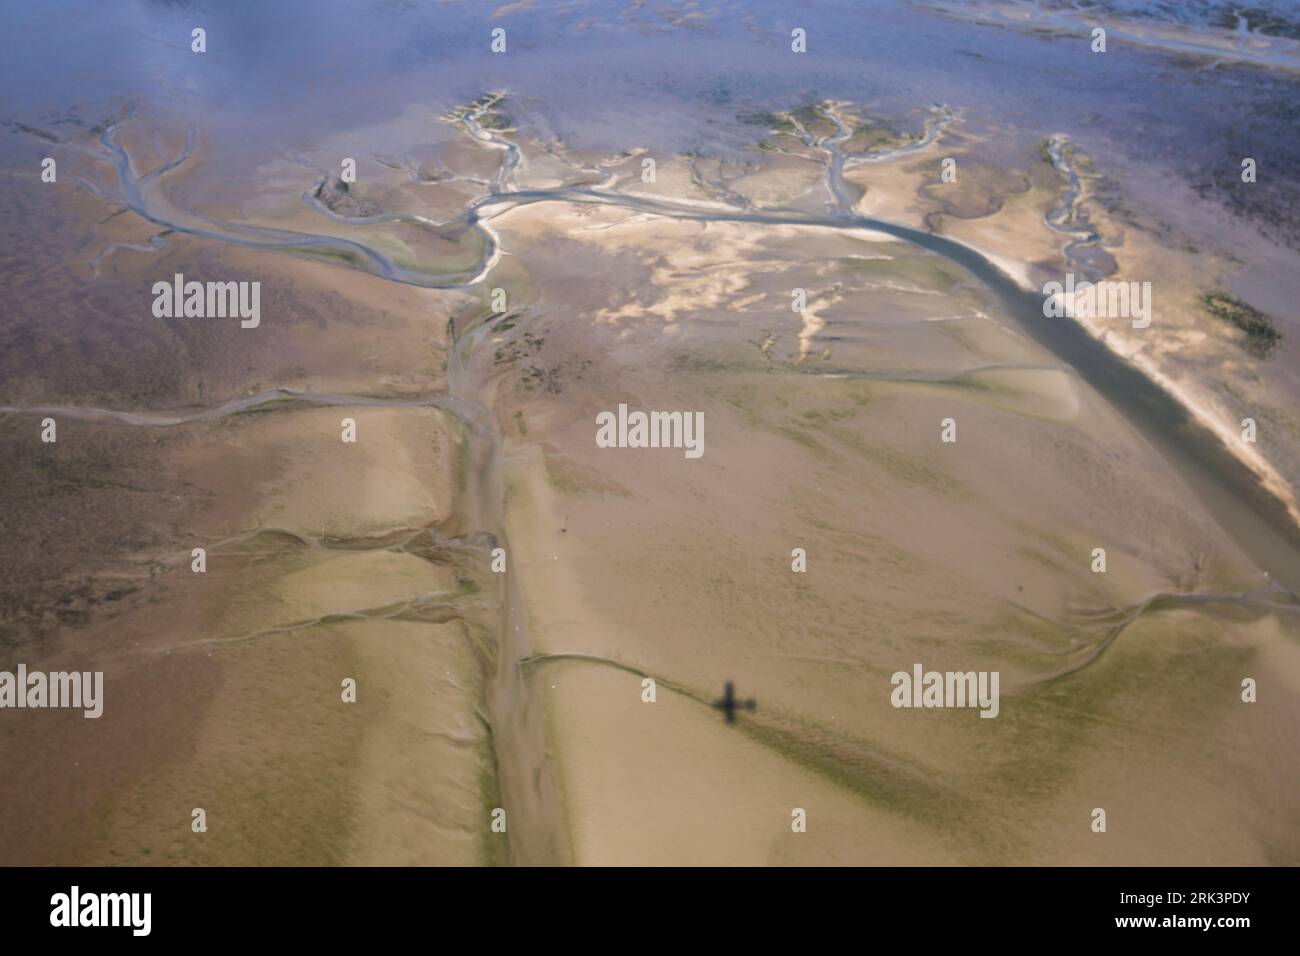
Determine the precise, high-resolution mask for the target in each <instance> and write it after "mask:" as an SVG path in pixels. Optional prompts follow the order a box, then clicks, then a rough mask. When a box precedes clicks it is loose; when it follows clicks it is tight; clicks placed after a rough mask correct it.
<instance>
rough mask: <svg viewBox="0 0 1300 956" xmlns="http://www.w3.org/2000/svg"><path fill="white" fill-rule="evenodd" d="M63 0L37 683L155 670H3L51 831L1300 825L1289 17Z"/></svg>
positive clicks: (1043, 838) (389, 842)
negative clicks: (86, 714) (1101, 17)
mask: <svg viewBox="0 0 1300 956" xmlns="http://www.w3.org/2000/svg"><path fill="white" fill-rule="evenodd" d="M55 6H56V7H57V6H58V5H55ZM995 6H996V9H995ZM66 7H67V9H63V10H54V8H52V10H54V12H42V11H28V12H26V13H23V14H22V15H21V17H19V20H18V22H17V23H16V24H15V28H16V29H17V30H19V31H20V32H23V33H24V35H26V36H28V37H29V38H30V39H31V42H30V49H29V50H26V51H24V52H22V53H21V54H20V55H18V56H16V57H15V58H14V60H13V62H11V63H9V64H7V65H6V66H5V67H4V74H3V76H4V84H5V94H6V95H5V101H4V109H3V114H2V115H0V120H3V129H2V131H0V162H2V171H3V177H0V229H2V230H3V232H4V235H5V240H6V241H5V244H4V249H3V252H0V256H3V259H4V270H3V274H4V279H3V283H4V301H5V309H4V314H3V318H2V320H0V461H3V462H4V467H3V469H0V502H3V504H4V506H5V507H4V508H3V509H0V513H2V514H3V517H2V518H0V533H2V535H3V538H2V540H3V546H2V547H0V572H2V573H0V670H4V671H12V670H13V669H14V667H16V665H17V664H18V663H20V662H21V663H23V664H24V665H25V666H26V667H27V668H29V669H40V670H45V671H50V672H54V671H60V670H77V671H90V672H102V673H103V675H104V686H105V700H104V708H103V714H102V716H100V717H98V718H96V719H93V720H88V719H85V718H83V716H82V715H81V713H80V712H73V711H65V710H57V711H56V710H51V709H43V708H41V707H30V708H23V709H8V708H6V709H0V754H2V755H3V757H2V758H0V759H2V760H3V763H4V767H5V770H6V772H5V773H3V774H0V862H5V863H134V864H150V863H157V864H245V863H248V864H293V863H327V864H375V863H397V864H429V865H478V864H507V863H516V864H567V863H577V864H899V863H907V864H1094V863H1121V864H1168V865H1192V864H1195V865H1226V864H1247V865H1253V864H1288V863H1290V864H1293V863H1295V862H1297V861H1298V860H1300V827H1297V825H1296V814H1295V810H1296V806H1295V797H1294V795H1295V793H1297V792H1300V786H1298V785H1300V766H1298V765H1297V764H1296V762H1295V761H1294V759H1292V753H1291V751H1292V749H1293V747H1292V742H1293V739H1294V734H1295V729H1296V727H1297V725H1298V722H1300V647H1298V645H1297V641H1300V603H1298V602H1297V597H1296V593H1295V589H1296V588H1297V586H1300V526H1298V525H1297V523H1296V518H1297V514H1298V513H1300V509H1298V508H1297V503H1296V494H1297V474H1298V472H1297V468H1298V463H1300V418H1297V413H1296V407H1297V405H1296V398H1297V391H1298V389H1300V378H1297V373H1296V369H1297V368H1300V362H1297V355H1298V353H1297V349H1298V348H1300V345H1298V344H1297V343H1300V323H1298V322H1297V318H1298V316H1297V313H1296V311H1295V306H1294V303H1295V301H1297V300H1296V296H1295V295H1294V293H1295V292H1297V291H1300V290H1298V289H1297V287H1296V285H1295V283H1296V281H1297V279H1296V277H1297V276H1300V269H1297V268H1295V267H1296V266H1297V265H1298V264H1300V263H1298V262H1297V248H1298V247H1297V244H1296V241H1295V237H1296V235H1298V234H1300V230H1297V229H1296V210H1297V209H1298V208H1300V205H1298V201H1300V197H1298V196H1297V191H1296V187H1295V184H1294V181H1293V179H1287V178H1286V177H1283V176H1281V174H1280V173H1279V172H1278V170H1279V169H1281V168H1285V163H1286V162H1288V161H1289V160H1290V159H1292V158H1294V157H1293V156H1292V153H1293V151H1294V149H1295V143H1296V142H1298V141H1300V138H1297V137H1295V136H1294V135H1293V134H1294V133H1295V129H1294V121H1293V119H1288V118H1287V117H1289V116H1290V115H1291V114H1290V113H1288V109H1289V108H1290V106H1289V104H1293V103H1294V102H1295V97H1296V94H1297V92H1300V88H1298V86H1297V84H1300V72H1297V70H1296V67H1297V66H1300V58H1297V57H1296V56H1295V55H1294V54H1295V51H1294V50H1293V49H1292V47H1291V46H1289V45H1288V44H1289V43H1290V42H1291V41H1290V40H1288V38H1287V35H1286V33H1285V31H1284V30H1282V29H1281V27H1279V26H1278V23H1279V22H1282V21H1277V22H1275V21H1274V20H1268V21H1267V23H1263V22H1261V24H1258V25H1257V27H1258V30H1257V33H1258V35H1257V36H1256V35H1252V34H1251V32H1250V31H1251V30H1252V29H1255V28H1254V27H1252V26H1251V24H1250V23H1247V24H1246V27H1245V31H1246V32H1245V33H1243V32H1242V28H1241V27H1240V26H1239V25H1234V31H1235V32H1233V33H1232V35H1231V36H1229V35H1228V33H1229V32H1230V31H1228V30H1227V29H1226V28H1225V27H1224V26H1223V25H1221V24H1219V23H1217V22H1214V21H1208V22H1190V23H1189V22H1183V21H1179V22H1177V23H1168V24H1163V25H1162V24H1159V23H1152V22H1151V21H1150V20H1142V21H1140V22H1139V21H1134V20H1133V19H1132V15H1131V13H1130V12H1129V11H1127V10H1125V9H1120V8H1118V7H1116V8H1113V9H1112V8H1108V10H1107V12H1106V14H1105V16H1106V17H1107V18H1109V19H1107V20H1105V22H1106V23H1107V24H1108V25H1109V26H1110V27H1111V29H1112V30H1113V31H1114V38H1113V40H1114V42H1113V43H1112V45H1111V46H1110V47H1109V48H1108V49H1107V50H1106V51H1105V52H1096V53H1094V52H1092V51H1091V50H1090V48H1089V44H1090V42H1091V39H1090V33H1089V30H1090V29H1091V26H1092V21H1090V20H1086V19H1085V20H1082V21H1077V22H1076V20H1073V19H1070V18H1069V17H1067V16H1066V15H1065V14H1064V13H1063V14H1061V15H1060V16H1059V17H1055V18H1053V19H1051V21H1050V23H1047V24H1044V23H1036V22H1030V20H1029V19H1027V18H1026V17H1023V16H1019V15H1016V14H1015V12H1014V10H1013V9H1012V8H1014V7H1016V5H1014V4H1005V5H988V4H970V5H958V4H948V3H945V4H929V5H911V4H895V3H882V4H879V5H873V6H872V7H871V8H870V9H869V10H863V9H861V8H860V7H859V6H858V5H844V6H843V7H833V8H828V9H826V10H819V11H818V12H817V13H816V14H815V15H814V14H809V15H808V22H806V23H802V22H801V23H795V22H787V21H788V20H789V17H790V14H789V13H788V12H786V11H784V10H783V9H782V8H781V7H780V6H779V5H771V6H768V5H765V4H753V5H746V6H745V8H744V9H741V10H736V11H732V10H717V11H711V12H706V11H703V10H697V9H695V8H694V7H693V6H686V7H683V8H682V9H680V10H678V9H675V8H673V7H671V6H665V7H656V8H655V9H653V10H650V9H647V8H645V7H644V6H643V5H640V4H631V5H627V6H623V5H620V4H612V3H611V4H597V5H595V6H594V7H592V8H591V9H590V10H587V11H585V12H584V13H582V14H578V13H575V12H573V11H571V10H569V9H568V8H560V7H554V6H548V5H546V4H538V5H536V6H531V7H530V6H528V5H505V6H502V7H500V8H498V9H496V10H493V9H491V8H487V7H484V8H482V9H465V8H464V7H462V6H460V5H454V4H453V5H439V4H434V5H430V6H428V7H424V6H419V5H400V4H391V5H389V4H376V5H372V6H369V7H356V8H354V7H351V6H349V5H344V4H340V5H338V6H337V7H333V6H331V12H332V14H333V15H332V16H328V17H319V16H316V17H306V18H303V17H301V16H298V15H291V14H293V10H292V8H294V7H295V5H294V4H283V5H280V4H277V5H275V6H274V7H272V8H270V9H265V8H262V7H254V6H249V7H247V8H245V7H241V6H238V5H236V6H235V7H231V8H215V7H214V8H212V9H208V8H206V7H204V6H203V5H201V4H200V5H197V6H195V7H184V6H176V7H173V6H159V7H140V8H131V9H129V10H103V9H100V8H99V7H95V8H93V13H88V12H87V10H86V9H85V8H82V7H80V6H79V5H78V4H67V5H66ZM77 10H80V11H81V13H82V14H83V17H82V19H83V20H84V21H85V22H84V23H81V22H78V18H76V17H71V18H69V17H67V16H64V15H66V14H68V13H70V12H76V11H77ZM61 14H63V15H61ZM67 23H72V24H73V25H71V26H65V24H67ZM195 28H204V30H205V38H206V39H205V44H204V49H203V50H202V51H201V52H197V51H195V50H194V49H193V46H192V42H193V41H192V39H191V37H192V30H193V29H195ZM494 29H503V30H504V31H505V34H504V35H505V36H506V37H507V40H506V41H505V44H504V49H503V52H499V53H498V52H494V51H493V47H492V44H493V43H494V42H495V40H494V36H493V33H492V31H493V30H494ZM796 30H797V31H802V32H803V33H804V34H805V39H806V42H805V44H804V47H803V49H802V50H797V49H796V46H797V45H798V44H797V37H796V38H794V39H792V31H796ZM254 34H255V35H257V36H259V37H261V38H262V40H261V41H259V42H260V43H261V46H262V51H261V52H260V53H258V52H257V51H254V50H252V49H250V48H249V47H248V46H247V45H246V43H247V38H248V37H249V36H251V35H254ZM104 36H111V37H113V38H114V43H113V44H111V45H110V46H111V47H112V49H113V50H115V51H120V50H122V49H126V50H132V51H134V54H135V55H134V56H131V57H125V58H121V57H120V56H119V55H118V53H112V54H107V53H103V52H102V49H101V48H102V47H103V45H104V44H103V43H102V42H101V41H102V38H103V37H104ZM1189 37H1190V38H1191V39H1189ZM1192 39H1195V40H1196V42H1195V43H1193V42H1191V40H1192ZM1175 40H1176V41H1177V42H1175ZM1146 41H1149V42H1146ZM561 51H562V52H563V57H562V60H561V61H557V60H556V57H557V56H560V52H561ZM330 57H335V58H341V61H342V62H347V63H350V64H353V67H354V68H355V69H350V70H339V71H329V70H325V69H324V68H323V67H322V65H321V64H322V63H323V62H324V60H323V59H322V58H325V59H329V58H330ZM50 58H53V59H54V61H55V62H59V63H63V64H65V65H68V69H66V70H63V71H56V72H57V74H58V75H57V78H56V79H55V80H52V81H50V82H49V83H48V84H46V85H45V86H43V87H42V88H41V90H40V93H39V95H38V94H37V91H36V89H35V87H34V85H33V84H34V83H35V76H36V71H37V68H38V65H39V64H44V63H46V62H47V61H48V60H49V59H50ZM72 63H76V64H77V65H78V69H77V70H72V69H71V67H70V64H72ZM557 63H559V64H560V65H557ZM594 77H599V78H600V80H599V82H596V81H594V80H593V78H594ZM1028 77H1033V83H1032V84H1030V83H1028V82H1027V78H1028ZM1078 89H1087V90H1089V91H1091V92H1090V94H1089V95H1090V97H1091V99H1089V100H1088V103H1087V106H1086V108H1085V107H1084V106H1083V105H1080V106H1079V108H1078V109H1077V110H1076V109H1069V110H1066V109H1062V108H1061V105H1060V104H1061V103H1062V102H1063V101H1064V100H1063V98H1064V97H1066V96H1067V94H1068V93H1069V91H1072V90H1075V91H1077V90H1078ZM1135 91H1138V92H1135ZM1139 93H1140V95H1139ZM1231 110H1238V111H1242V113H1243V117H1244V116H1245V114H1247V113H1248V114H1249V115H1250V116H1251V117H1254V116H1257V115H1258V114H1259V113H1260V111H1263V112H1264V113H1267V114H1268V115H1272V116H1274V117H1275V118H1278V119H1280V125H1279V124H1273V125H1271V126H1270V125H1268V124H1263V123H1257V122H1255V120H1254V119H1246V118H1243V120H1242V122H1241V123H1240V124H1233V123H1231V122H1228V121H1227V120H1226V119H1225V118H1224V114H1225V112H1227V111H1231ZM1245 157H1250V158H1253V159H1255V160H1256V163H1257V168H1258V170H1259V177H1258V179H1257V181H1255V182H1253V183H1250V184H1247V183H1246V182H1245V181H1244V180H1242V179H1240V174H1241V170H1242V169H1243V166H1242V159H1243V158H1245ZM47 158H48V159H52V160H54V162H55V164H56V168H57V176H56V178H55V179H53V180H52V181H43V180H42V170H43V168H44V166H43V162H44V160H45V159H47ZM1224 168H1226V169H1227V170H1228V173H1224V172H1223V169H1224ZM1279 180H1284V181H1282V182H1279ZM1238 184H1240V185H1238ZM1249 185H1258V186H1259V187H1260V190H1261V195H1262V196H1264V197H1267V201H1266V202H1263V203H1261V201H1260V199H1259V197H1258V196H1256V195H1255V194H1253V193H1243V191H1242V189H1243V188H1247V187H1248V186H1249ZM1067 275H1069V276H1077V277H1078V278H1079V280H1080V281H1094V282H1100V281H1112V282H1117V283H1118V282H1124V283H1137V284H1138V288H1140V289H1141V288H1148V287H1149V289H1150V292H1149V293H1148V297H1147V298H1146V299H1144V300H1143V301H1144V302H1145V303H1146V305H1149V306H1150V309H1149V311H1148V312H1147V313H1146V314H1145V315H1138V316H1134V315H1130V314H1127V313H1124V314H1104V315H1103V314H1096V310H1094V312H1093V313H1090V314H1087V315H1081V316H1067V315H1055V316H1053V315H1049V314H1048V312H1049V309H1048V308H1046V306H1047V305H1050V303H1046V302H1045V298H1046V297H1045V296H1044V295H1043V294H1042V290H1044V289H1045V288H1047V286H1048V284H1049V283H1051V282H1054V281H1055V282H1064V281H1065V279H1066V276H1067ZM177 277H180V278H177ZM186 281H194V282H195V283H198V284H200V285H199V286H196V291H195V292H194V298H193V300H192V303H191V302H190V297H189V293H188V292H187V291H186V286H185V282H186ZM1070 281H1071V283H1073V279H1071V280H1070ZM159 283H162V285H163V287H164V290H165V291H166V290H167V289H175V288H179V289H180V294H177V295H172V293H171V292H167V294H168V295H170V296H172V299H175V300H176V301H174V302H173V301H172V299H169V300H168V301H169V302H171V306H170V307H169V308H168V309H167V310H162V309H159V308H158V307H157V306H156V297H157V295H158V293H156V292H155V291H154V290H155V289H156V287H157V285H158V284H159ZM227 283H236V284H238V283H246V284H247V283H257V289H258V290H259V293H258V294H259V298H258V303H259V305H258V310H259V318H258V321H257V322H256V323H252V324H249V323H247V322H245V323H243V324H242V325H241V319H240V317H239V316H238V315H235V314H233V313H232V312H230V311H229V310H225V311H222V312H221V313H220V314H211V309H210V307H209V303H210V302H212V301H217V302H220V301H221V299H220V296H221V295H223V294H224V291H223V290H225V289H226V284H227ZM1142 283H1147V284H1148V285H1147V286H1143V285H1142ZM1071 287H1073V285H1071ZM231 288H232V289H234V288H235V287H233V286H232V287H231ZM238 288H239V289H242V288H244V286H238ZM1125 288H1126V289H1127V288H1128V286H1127V285H1126V286H1125ZM231 301H235V300H231ZM1126 302H1129V300H1126ZM191 304H192V306H193V307H192V309H191V307H190V306H191ZM1129 304H1132V305H1135V306H1136V305H1137V300H1136V299H1134V300H1132V301H1131V302H1130V303H1129ZM1135 319H1136V320H1135ZM1147 319H1149V322H1148V323H1147V324H1145V325H1144V324H1143V321H1144V320H1147ZM1053 323H1054V324H1053ZM627 410H631V411H632V412H633V413H641V414H643V415H644V419H643V420H644V421H645V422H650V423H653V431H652V433H651V434H653V440H651V439H650V438H649V437H647V436H646V435H644V434H638V433H637V432H636V428H637V427H639V426H635V425H634V426H633V427H629V421H630V420H631V421H638V420H635V419H630V418H629V415H628V414H627ZM674 416H676V417H674ZM1245 419H1250V420H1251V422H1252V423H1253V424H1252V429H1251V430H1249V435H1250V438H1249V440H1247V438H1246V435H1247V431H1248V430H1247V429H1246V427H1245V424H1244V420H1245ZM610 420H615V421H617V422H618V423H619V424H618V427H617V428H616V429H615V430H614V432H612V433H605V434H604V437H603V438H602V432H601V428H602V424H601V423H602V422H607V421H610ZM51 423H52V424H51ZM688 428H689V430H688ZM611 436H612V437H611ZM914 668H917V669H918V673H924V672H925V671H934V672H937V673H940V674H945V673H946V674H967V673H969V674H972V675H975V674H980V675H985V676H986V677H987V676H988V675H994V674H995V675H997V682H996V684H995V685H992V686H996V688H997V689H998V690H997V693H998V699H997V701H996V706H993V707H985V708H983V711H981V709H980V708H977V707H975V706H972V704H973V703H974V702H973V701H971V700H966V699H964V698H962V699H961V700H960V701H955V700H954V697H953V695H952V694H951V693H949V694H948V695H947V696H943V695H937V696H936V697H935V699H934V700H933V701H930V700H929V698H926V699H925V700H924V701H922V702H920V703H918V704H917V706H911V705H908V706H900V705H899V701H898V697H897V694H896V690H897V688H898V684H899V682H898V681H897V680H896V677H897V675H898V674H899V673H900V672H902V673H904V674H909V675H910V674H911V673H912V672H913V669H914ZM728 682H731V683H732V684H733V685H734V688H735V690H736V693H737V695H738V696H739V697H741V698H745V699H753V701H754V706H753V707H752V708H744V709H742V710H741V711H740V712H739V713H738V714H736V715H734V721H728V720H725V719H724V716H723V714H722V713H720V711H719V709H718V708H717V707H716V706H715V703H716V701H717V698H718V697H719V696H720V695H721V694H722V693H723V688H724V686H726V685H727V683H728ZM919 685H920V681H919V678H918V687H919ZM971 686H972V687H975V686H976V684H975V683H972V685H971ZM979 686H981V687H984V688H985V689H986V690H987V688H988V686H990V685H989V684H988V682H987V681H985V682H983V683H981V684H979ZM728 716H731V715H730V714H728ZM1098 809H1102V810H1104V820H1105V822H1104V825H1103V829H1100V830H1099V829H1098V817H1097V815H1096V811H1097V810H1098ZM200 811H201V812H200ZM1189 834H1194V838H1189Z"/></svg>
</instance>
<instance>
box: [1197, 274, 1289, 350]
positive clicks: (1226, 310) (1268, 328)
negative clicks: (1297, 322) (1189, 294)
mask: <svg viewBox="0 0 1300 956" xmlns="http://www.w3.org/2000/svg"><path fill="white" fill-rule="evenodd" d="M1201 305H1203V306H1205V310H1206V311H1207V312H1209V313H1210V315H1212V316H1214V317H1215V318H1216V319H1219V320H1220V321H1222V322H1230V323H1231V324H1233V325H1235V326H1236V327H1237V328H1239V329H1241V331H1243V332H1245V333H1246V338H1245V339H1244V341H1243V342H1242V343H1241V347H1242V348H1243V349H1245V350H1246V351H1247V352H1249V353H1250V354H1251V355H1253V356H1255V358H1260V359H1266V358H1268V357H1269V356H1270V355H1272V354H1273V352H1274V351H1275V350H1276V349H1277V346H1278V343H1279V342H1281V341H1282V333H1281V332H1279V331H1278V330H1277V329H1276V328H1275V327H1274V325H1273V320H1272V319H1270V318H1269V317H1268V316H1267V315H1265V314H1264V313H1263V312H1260V311H1259V310H1258V309H1256V308H1253V307H1252V306H1249V305H1247V304H1246V303H1245V302H1242V301H1241V300H1240V299H1238V298H1237V297H1236V296H1235V295H1233V294H1232V293H1230V292H1224V291H1223V290H1222V289H1215V290H1214V291H1213V292H1206V293H1204V294H1203V295H1202V296H1201Z"/></svg>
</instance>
